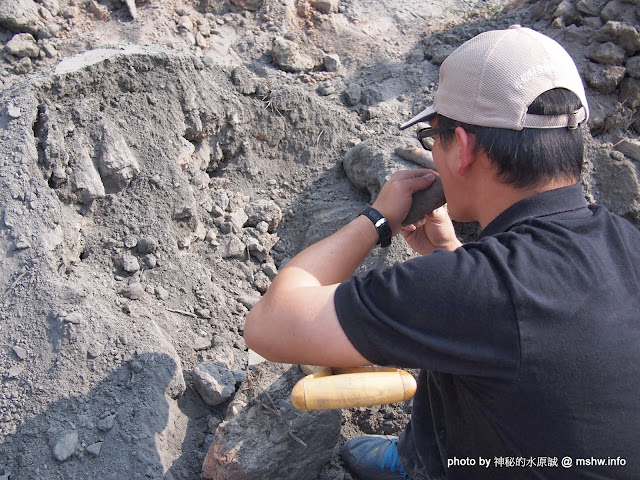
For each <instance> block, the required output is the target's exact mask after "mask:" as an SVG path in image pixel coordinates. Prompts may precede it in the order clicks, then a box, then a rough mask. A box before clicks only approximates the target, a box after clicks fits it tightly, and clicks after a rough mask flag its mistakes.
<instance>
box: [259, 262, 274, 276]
mask: <svg viewBox="0 0 640 480" xmlns="http://www.w3.org/2000/svg"><path fill="white" fill-rule="evenodd" d="M262 271H263V272H264V273H265V275H267V277H269V278H270V279H271V280H273V279H274V278H275V277H276V275H277V274H278V268H277V267H276V265H275V264H274V263H271V262H267V263H265V264H263V265H262Z"/></svg>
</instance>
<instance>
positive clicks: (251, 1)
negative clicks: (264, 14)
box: [231, 0, 263, 12]
mask: <svg viewBox="0 0 640 480" xmlns="http://www.w3.org/2000/svg"><path fill="white" fill-rule="evenodd" d="M231 3H233V4H234V5H235V6H236V7H240V8H244V9H245V10H249V11H252V12H255V11H256V10H260V7H262V3H263V0H231Z"/></svg>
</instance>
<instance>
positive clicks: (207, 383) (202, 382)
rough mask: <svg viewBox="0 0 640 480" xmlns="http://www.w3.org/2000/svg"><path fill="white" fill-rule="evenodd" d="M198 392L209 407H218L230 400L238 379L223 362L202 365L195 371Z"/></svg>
mask: <svg viewBox="0 0 640 480" xmlns="http://www.w3.org/2000/svg"><path fill="white" fill-rule="evenodd" d="M193 380H194V386H195V388H196V391H197V392H198V393H199V394H200V396H201V397H202V399H203V400H204V401H205V402H206V403H207V405H211V406H212V407H213V406H216V405H219V404H221V403H223V402H226V401H227V400H229V399H230V398H231V397H232V396H233V394H234V393H235V391H236V379H235V377H234V375H233V373H232V372H231V371H230V370H229V368H228V367H227V366H226V365H224V364H223V363H221V362H216V363H200V364H198V365H197V366H196V368H194V369H193Z"/></svg>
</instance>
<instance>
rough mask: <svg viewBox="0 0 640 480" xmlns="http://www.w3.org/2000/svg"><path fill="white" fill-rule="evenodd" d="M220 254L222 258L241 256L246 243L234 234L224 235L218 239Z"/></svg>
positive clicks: (243, 253)
mask: <svg viewBox="0 0 640 480" xmlns="http://www.w3.org/2000/svg"><path fill="white" fill-rule="evenodd" d="M219 248H220V255H221V256H222V258H242V257H244V255H245V250H246V245H245V244H244V243H242V240H240V239H239V238H238V237H236V236H235V235H234V234H229V235H225V236H224V237H223V238H222V239H220V247H219Z"/></svg>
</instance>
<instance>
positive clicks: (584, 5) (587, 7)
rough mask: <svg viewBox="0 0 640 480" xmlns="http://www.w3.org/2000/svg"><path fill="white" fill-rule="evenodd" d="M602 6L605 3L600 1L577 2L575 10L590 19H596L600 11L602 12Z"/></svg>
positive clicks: (582, 0)
mask: <svg viewBox="0 0 640 480" xmlns="http://www.w3.org/2000/svg"><path fill="white" fill-rule="evenodd" d="M604 4H605V2H604V1H602V0H578V2H577V3H576V8H577V9H578V11H579V12H580V13H583V14H585V15H587V16H590V17H597V16H599V15H600V10H602V7H603V6H604Z"/></svg>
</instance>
